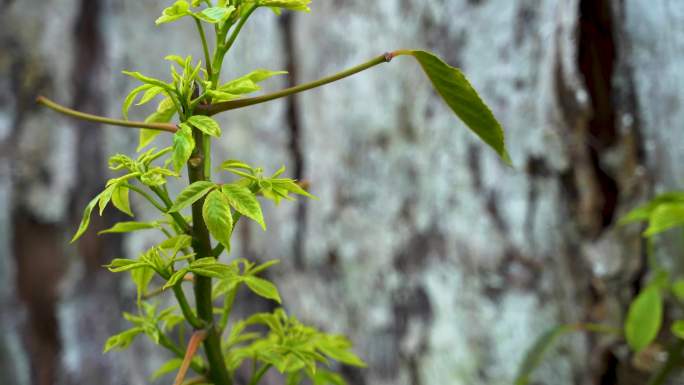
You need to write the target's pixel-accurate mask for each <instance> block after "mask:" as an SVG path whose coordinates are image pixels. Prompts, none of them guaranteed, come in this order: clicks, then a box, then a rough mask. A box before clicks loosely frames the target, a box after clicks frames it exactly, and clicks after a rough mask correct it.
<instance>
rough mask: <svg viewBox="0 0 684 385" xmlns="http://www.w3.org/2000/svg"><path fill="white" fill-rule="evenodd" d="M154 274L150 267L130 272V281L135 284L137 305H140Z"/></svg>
mask: <svg viewBox="0 0 684 385" xmlns="http://www.w3.org/2000/svg"><path fill="white" fill-rule="evenodd" d="M154 273H155V271H154V269H152V268H150V267H144V268H141V269H133V270H131V280H132V281H133V283H134V284H135V288H136V294H137V299H138V304H140V301H141V300H142V296H143V294H145V292H146V291H147V286H149V284H150V281H152V278H153V277H154Z"/></svg>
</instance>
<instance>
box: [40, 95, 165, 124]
mask: <svg viewBox="0 0 684 385" xmlns="http://www.w3.org/2000/svg"><path fill="white" fill-rule="evenodd" d="M36 103H38V104H42V105H44V106H46V107H48V108H50V109H53V110H55V111H57V112H59V113H61V114H64V115H67V116H71V117H73V118H76V119H81V120H87V121H89V122H95V123H102V124H109V125H112V126H120V127H132V128H147V129H148V130H157V131H166V132H171V133H174V132H176V131H178V127H176V125H175V124H171V123H145V122H137V121H132V120H121V119H112V118H107V117H104V116H99V115H93V114H88V113H85V112H81V111H76V110H73V109H71V108H68V107H65V106H63V105H61V104H59V103H55V102H53V101H52V100H50V99H48V98H46V97H44V96H38V97H37V98H36Z"/></svg>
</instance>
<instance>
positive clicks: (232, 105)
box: [196, 51, 404, 116]
mask: <svg viewBox="0 0 684 385" xmlns="http://www.w3.org/2000/svg"><path fill="white" fill-rule="evenodd" d="M400 54H404V52H403V51H394V52H389V53H386V54H384V55H381V56H378V57H376V58H374V59H371V60H369V61H367V62H365V63H363V64H360V65H358V66H356V67H352V68H350V69H348V70H345V71H342V72H339V73H337V74H335V75H332V76H329V77H326V78H323V79H320V80H316V81H314V82H311V83H306V84H301V85H298V86H295V87H291V88H286V89H284V90H282V91H278V92H274V93H272V94H268V95H263V96H258V97H255V98H244V99H237V100H230V101H227V102H223V103H216V104H209V105H199V106H197V109H196V111H197V113H199V114H204V115H209V116H211V115H216V114H218V113H219V112H223V111H228V110H235V109H238V108H243V107H248V106H252V105H255V104H261V103H265V102H269V101H271V100H275V99H280V98H283V97H286V96H290V95H294V94H297V93H300V92H303V91H307V90H310V89H312V88H317V87H320V86H323V85H326V84H328V83H332V82H336V81H338V80H341V79H344V78H346V77H349V76H352V75H354V74H357V73H359V72H361V71H365V70H367V69H369V68H371V67H375V66H376V65H378V64H382V63H388V62H390V61H391V60H392V59H393V58H394V57H395V56H397V55H400Z"/></svg>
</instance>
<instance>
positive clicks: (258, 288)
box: [242, 276, 282, 303]
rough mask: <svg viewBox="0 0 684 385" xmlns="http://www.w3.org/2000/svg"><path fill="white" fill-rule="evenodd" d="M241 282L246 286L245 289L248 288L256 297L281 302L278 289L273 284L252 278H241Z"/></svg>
mask: <svg viewBox="0 0 684 385" xmlns="http://www.w3.org/2000/svg"><path fill="white" fill-rule="evenodd" d="M242 282H244V283H245V284H246V285H247V287H249V289H250V290H252V291H253V292H254V293H256V294H257V295H259V296H261V297H264V298H267V299H272V300H274V301H276V302H278V303H281V302H282V301H281V300H280V294H279V293H278V288H276V286H275V285H274V284H273V283H271V282H269V281H267V280H265V279H261V278H258V277H252V276H248V277H243V278H242Z"/></svg>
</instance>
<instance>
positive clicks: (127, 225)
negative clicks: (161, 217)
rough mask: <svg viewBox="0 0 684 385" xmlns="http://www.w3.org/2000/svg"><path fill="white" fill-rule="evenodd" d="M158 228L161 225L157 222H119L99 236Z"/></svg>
mask: <svg viewBox="0 0 684 385" xmlns="http://www.w3.org/2000/svg"><path fill="white" fill-rule="evenodd" d="M156 228H159V225H158V224H157V223H155V222H119V223H117V224H115V225H114V226H112V227H111V228H109V229H107V230H102V231H100V232H99V233H98V234H111V233H130V232H133V231H139V230H147V229H156Z"/></svg>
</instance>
